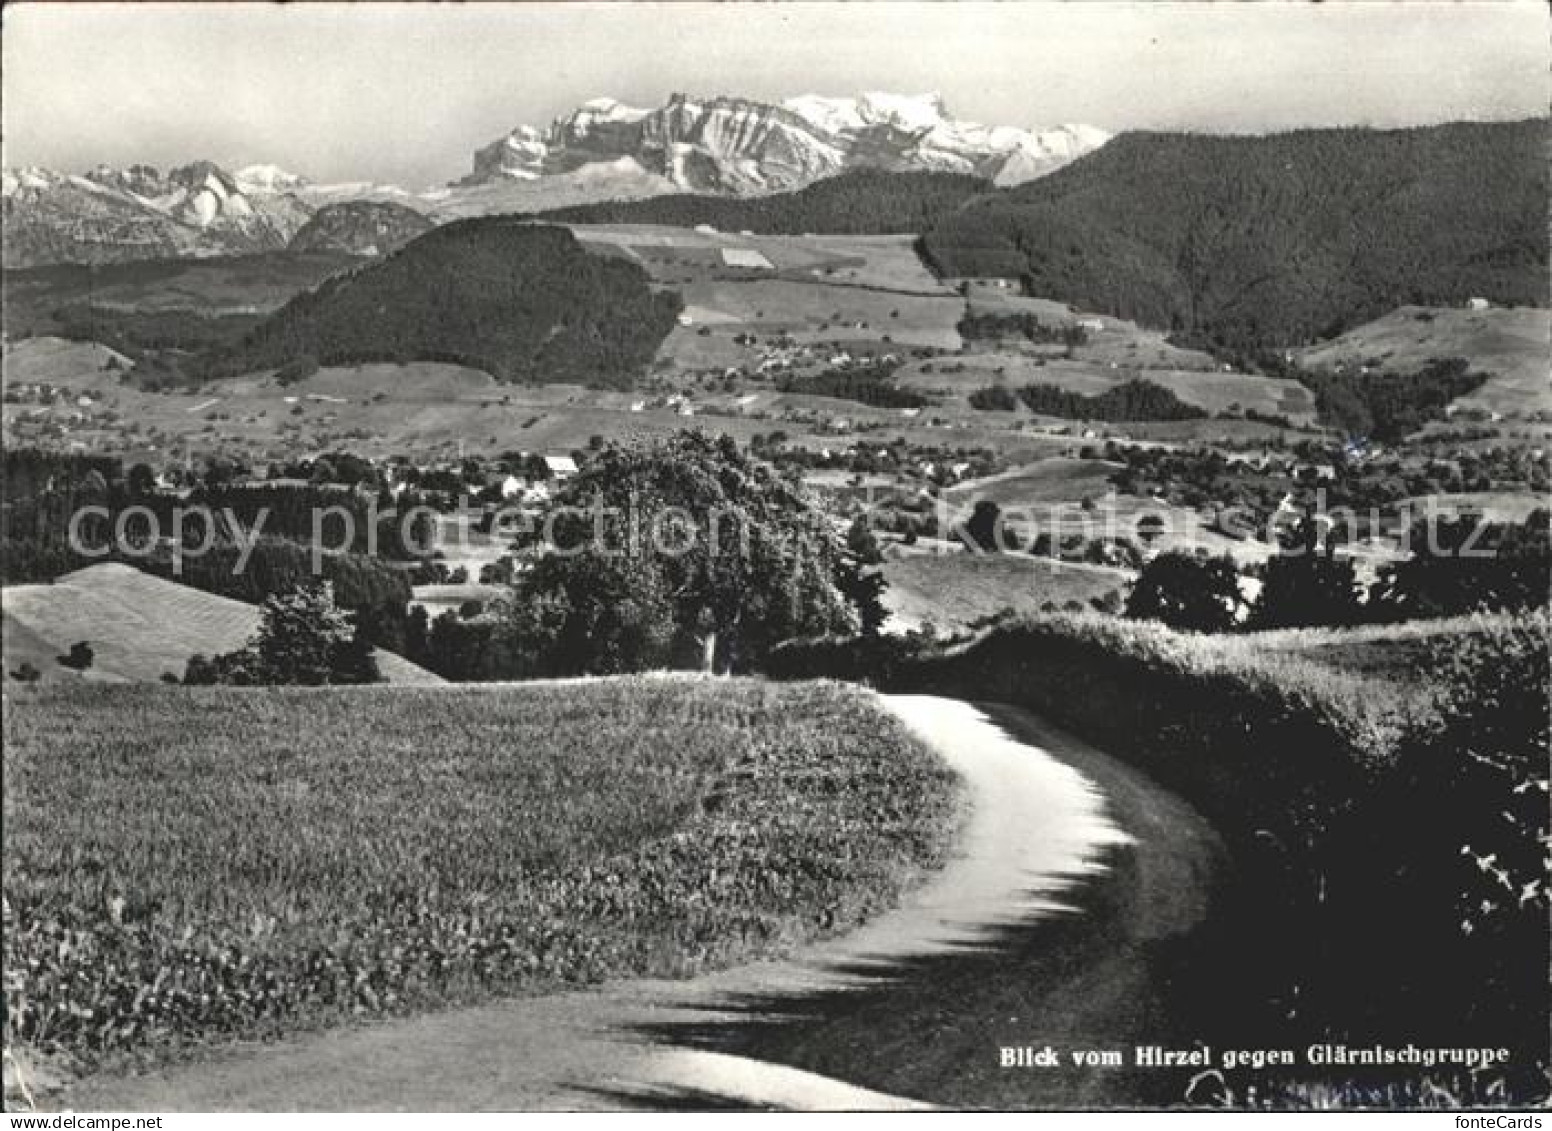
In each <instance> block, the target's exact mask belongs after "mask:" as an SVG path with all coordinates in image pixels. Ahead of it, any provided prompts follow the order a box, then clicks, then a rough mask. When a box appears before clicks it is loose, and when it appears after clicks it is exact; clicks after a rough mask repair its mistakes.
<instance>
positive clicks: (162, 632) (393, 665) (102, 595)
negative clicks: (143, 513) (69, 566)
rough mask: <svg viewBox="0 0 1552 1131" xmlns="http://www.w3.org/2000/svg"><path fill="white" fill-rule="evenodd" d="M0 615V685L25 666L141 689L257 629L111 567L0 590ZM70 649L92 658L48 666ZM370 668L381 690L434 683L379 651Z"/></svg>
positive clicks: (233, 606) (176, 590)
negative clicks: (2, 675) (87, 649)
mask: <svg viewBox="0 0 1552 1131" xmlns="http://www.w3.org/2000/svg"><path fill="white" fill-rule="evenodd" d="M0 612H3V614H4V622H5V623H4V634H3V636H4V640H3V644H4V657H5V671H6V675H7V678H9V676H10V673H11V672H13V671H15V670H16V669H17V668H18V667H19V666H20V665H21V664H23V663H30V664H32V666H33V667H35V668H37V669H38V671H40V672H41V673H43V680H44V681H45V682H58V681H62V680H78V679H88V680H95V681H101V682H109V683H147V682H151V681H154V680H159V679H161V677H162V675H163V674H164V673H166V672H171V673H173V674H174V675H177V676H179V677H181V676H182V675H183V669H184V666H185V665H186V664H187V663H188V659H189V657H190V656H192V655H193V654H194V653H196V652H200V653H203V654H204V655H206V656H209V655H212V654H214V653H218V652H231V651H234V650H236V649H238V648H241V647H242V646H243V645H244V644H246V643H247V642H248V639H249V637H251V636H252V635H253V633H254V632H255V631H256V630H257V629H258V627H259V610H258V608H257V606H254V605H245V604H243V603H242V602H241V601H233V600H230V599H228V598H226V597H217V596H214V595H213V594H210V593H204V592H201V591H200V590H198V589H190V588H188V587H187V586H184V585H179V584H177V583H176V582H172V581H167V580H164V579H163V578H159V577H152V576H151V575H150V574H146V573H141V572H140V571H139V570H137V569H135V568H133V567H131V566H127V565H118V564H104V565H96V566H90V567H88V568H86V569H83V570H77V571H76V572H75V573H71V574H66V575H65V576H64V577H62V578H60V579H59V580H58V581H56V582H55V583H54V584H52V585H14V586H7V587H6V588H5V589H3V590H0ZM77 641H86V642H87V643H88V644H90V645H91V647H92V651H93V652H94V653H95V657H94V659H93V663H92V666H91V667H90V668H89V669H88V670H87V671H86V672H85V673H81V674H78V673H76V672H74V671H72V670H71V669H69V668H66V667H62V666H60V665H59V663H58V662H57V661H56V660H55V657H56V656H59V655H63V654H64V653H65V652H67V651H69V649H70V646H71V645H72V644H74V643H76V642H77ZM377 661H378V666H379V668H380V669H381V671H382V674H383V678H384V679H385V680H387V681H388V682H389V683H397V684H425V683H441V682H442V681H441V680H440V679H439V678H438V677H436V676H434V675H432V674H431V673H430V672H428V671H425V670H423V669H422V668H419V667H417V666H415V665H414V664H412V663H410V662H409V661H408V660H405V659H403V658H402V657H399V656H395V655H393V654H391V653H388V652H382V651H379V652H378V653H377Z"/></svg>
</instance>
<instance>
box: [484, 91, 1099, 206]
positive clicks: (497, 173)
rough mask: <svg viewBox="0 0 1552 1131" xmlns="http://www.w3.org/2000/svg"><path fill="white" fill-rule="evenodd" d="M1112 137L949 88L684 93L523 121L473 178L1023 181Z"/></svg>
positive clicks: (783, 186)
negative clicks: (955, 96) (958, 96)
mask: <svg viewBox="0 0 1552 1131" xmlns="http://www.w3.org/2000/svg"><path fill="white" fill-rule="evenodd" d="M1109 139H1110V135H1109V134H1107V133H1105V132H1104V131H1103V130H1099V129H1096V128H1094V127H1093V126H1080V125H1065V126H1057V127H1054V128H1052V129H1047V130H1026V129H1020V128H1017V127H1014V126H983V125H980V124H978V123H974V122H962V121H959V120H957V119H955V118H953V117H952V116H951V115H950V114H949V112H948V109H947V107H945V106H944V104H943V99H942V97H941V96H940V95H937V94H923V95H899V94H864V95H862V96H861V97H858V98H827V97H821V96H819V95H804V96H802V97H799V98H789V99H787V100H786V101H785V102H782V103H779V104H771V103H764V102H753V101H750V100H748V99H744V98H709V99H697V98H691V97H689V96H687V95H682V94H676V95H674V96H673V97H672V98H670V99H669V100H668V101H667V102H666V103H665V104H664V105H662V106H660V107H657V108H655V109H650V110H644V109H640V108H637V107H632V106H626V105H624V104H622V103H619V102H616V101H614V100H613V99H608V98H602V99H597V100H595V101H593V102H588V103H586V104H584V105H583V106H581V107H579V108H578V109H577V110H575V111H573V112H572V113H571V114H568V115H566V116H565V117H563V118H559V119H557V120H556V121H555V122H553V123H551V125H550V126H549V128H548V129H545V130H540V129H538V128H536V127H534V126H519V127H518V128H517V129H515V130H513V131H512V132H511V133H510V134H508V135H507V136H506V137H504V138H502V139H500V140H499V141H496V142H493V143H491V144H490V145H487V146H485V147H484V148H483V149H480V150H479V151H477V152H476V153H475V155H474V170H473V172H472V173H471V175H470V177H469V178H468V179H467V181H466V182H465V183H471V182H472V183H476V184H478V183H485V182H488V181H490V180H492V179H496V178H503V177H504V178H512V179H517V180H537V179H539V178H541V177H545V176H553V175H555V174H557V173H569V172H572V171H573V170H575V169H577V168H579V167H581V166H583V165H587V164H592V163H595V162H599V161H614V162H617V161H620V160H621V159H624V160H628V161H630V162H633V163H634V164H635V165H636V166H638V167H639V169H640V172H641V173H643V174H646V175H651V176H657V177H660V178H662V179H664V180H666V181H667V182H669V183H670V184H672V185H673V186H674V187H675V188H677V189H680V190H686V189H688V190H693V191H697V192H726V193H736V194H745V193H760V192H773V191H782V190H787V189H795V188H801V187H802V186H804V185H806V184H809V183H811V182H813V181H816V180H818V179H820V178H821V177H828V176H833V175H834V174H836V173H840V172H843V171H845V170H847V169H852V168H858V167H862V166H867V167H873V168H885V169H909V170H936V171H941V172H953V173H971V174H975V175H977V176H981V177H985V178H986V179H988V180H991V181H995V182H996V183H997V184H1000V185H1012V184H1019V183H1022V182H1023V181H1028V180H1033V179H1034V178H1035V177H1039V176H1043V175H1044V174H1046V173H1049V172H1051V171H1052V170H1053V169H1057V168H1060V167H1061V166H1062V165H1065V164H1066V163H1067V162H1069V161H1072V160H1074V159H1075V158H1078V157H1081V156H1082V155H1083V154H1085V153H1088V152H1089V151H1091V150H1093V149H1097V148H1098V147H1099V146H1101V145H1103V144H1104V143H1105V142H1106V141H1108V140H1109Z"/></svg>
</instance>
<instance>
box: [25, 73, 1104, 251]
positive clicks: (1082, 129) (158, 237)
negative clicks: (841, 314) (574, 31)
mask: <svg viewBox="0 0 1552 1131" xmlns="http://www.w3.org/2000/svg"><path fill="white" fill-rule="evenodd" d="M1109 136H1110V135H1108V134H1107V133H1105V132H1104V131H1103V130H1098V129H1095V128H1094V127H1092V126H1080V125H1066V126H1057V127H1054V128H1052V129H1045V130H1027V129H1022V128H1018V127H1013V126H983V125H979V124H976V123H972V122H963V121H959V120H957V119H955V118H953V117H952V116H951V115H950V114H949V112H948V110H947V108H946V107H945V106H944V104H943V100H942V98H941V97H939V96H938V95H935V94H927V95H897V94H865V95H862V96H860V97H857V98H830V97H823V96H819V95H805V96H803V97H799V98H791V99H788V100H786V101H785V102H782V103H779V104H776V103H765V102H756V101H751V100H749V99H744V98H730V97H716V98H706V99H699V98H692V97H689V96H686V95H678V94H676V95H674V96H673V97H671V98H670V99H669V100H668V101H667V102H666V103H664V104H663V105H662V106H660V107H656V108H654V109H640V108H636V107H631V106H626V105H624V104H622V103H620V102H616V101H614V100H612V99H597V100H595V101H592V102H588V103H586V104H584V105H583V106H580V107H578V108H577V109H576V110H574V111H573V112H571V113H570V114H567V115H565V116H563V117H561V118H558V119H556V120H555V121H554V122H552V123H551V124H550V125H549V126H548V127H547V128H544V129H540V128H537V127H534V126H526V125H525V126H519V127H517V128H516V129H514V130H513V131H512V132H511V133H509V134H507V135H506V136H505V137H503V138H500V139H498V140H496V141H494V142H491V143H490V144H488V145H486V146H483V147H482V148H480V149H479V150H477V151H476V152H475V154H474V159H473V169H472V171H471V173H470V174H469V175H468V176H467V177H465V178H463V179H462V180H460V181H458V182H456V183H454V184H451V185H448V186H446V187H443V188H438V189H432V190H427V191H425V192H420V193H413V192H410V191H407V190H405V189H402V188H399V187H397V186H394V185H380V184H373V183H370V182H352V183H347V184H317V183H314V182H313V181H311V180H309V179H308V178H306V177H304V176H301V175H298V174H296V173H292V172H289V171H287V170H286V169H283V168H280V167H279V166H277V165H271V164H256V165H248V166H245V167H243V168H240V169H236V170H233V171H227V170H224V169H222V168H220V167H219V166H217V165H215V164H213V163H211V162H209V161H196V162H194V163H192V164H189V165H185V166H182V167H180V168H176V169H171V170H167V171H166V172H162V171H159V170H157V169H155V168H152V167H151V166H148V165H131V166H129V167H127V168H122V169H114V168H109V167H107V166H99V167H98V168H95V169H92V170H90V171H88V172H86V173H84V174H80V175H76V174H71V173H61V172H57V171H54V170H51V169H42V168H36V167H29V168H16V169H10V168H8V169H5V170H4V171H3V174H0V190H3V200H0V207H3V216H4V242H5V250H4V264H5V266H7V267H21V266H30V265H35V264H42V263H56V262H86V263H91V262H116V261H121V260H128V259H147V258H158V257H166V256H189V255H230V254H241V253H247V252H256V251H268V250H276V249H280V248H284V247H286V246H288V245H289V243H290V241H291V240H292V239H293V237H295V236H296V234H297V232H298V231H299V230H300V229H301V228H302V227H303V225H305V224H306V223H307V222H308V220H309V219H310V218H311V217H312V216H313V215H314V214H315V213H317V212H318V211H319V210H320V209H322V208H324V207H326V206H331V205H349V204H351V203H353V202H357V201H367V202H372V203H374V204H379V205H392V206H394V207H395V208H400V209H406V210H413V211H414V212H418V213H421V214H423V215H425V216H426V217H427V218H428V219H430V220H431V221H433V222H435V221H440V220H445V219H449V218H452V217H456V216H469V215H481V214H485V213H491V212H513V211H540V210H544V209H549V208H559V207H564V206H566V205H571V204H582V203H590V202H594V201H600V200H610V199H629V198H640V197H647V196H655V195H659V194H662V193H668V192H686V191H692V192H709V193H725V194H732V195H751V194H758V193H767V192H780V191H786V190H791V189H797V188H801V187H803V186H804V185H807V184H810V183H812V182H814V181H817V180H819V179H821V178H824V177H829V176H834V175H835V174H837V173H841V172H845V171H846V170H848V169H854V168H862V167H868V168H883V169H892V170H936V171H944V172H956V173H971V174H975V175H977V176H981V177H985V178H987V179H988V180H991V181H994V182H996V183H997V184H999V185H1011V184H1019V183H1021V182H1023V181H1027V180H1032V179H1033V178H1035V177H1039V176H1043V175H1045V174H1046V173H1049V172H1051V171H1052V170H1054V169H1057V168H1060V167H1061V166H1062V165H1065V164H1067V163H1068V162H1069V161H1073V160H1075V159H1076V158H1078V157H1081V156H1083V155H1084V154H1085V153H1088V152H1090V151H1092V150H1094V149H1096V148H1098V147H1099V146H1101V145H1103V144H1104V143H1105V142H1106V141H1108V140H1109ZM362 219H363V228H364V229H368V228H370V229H372V230H376V231H381V230H382V225H383V224H384V223H385V219H384V213H383V210H382V209H377V210H374V211H373V213H372V216H371V217H370V218H369V219H368V218H367V217H365V216H363V218H362ZM408 219H410V220H413V217H411V218H408ZM348 220H349V216H348V213H347V214H345V215H344V216H343V218H342V216H341V215H340V214H337V213H336V214H331V230H333V231H345V230H348V229H349V227H350V225H349V223H348ZM391 226H392V227H394V228H395V229H407V228H408V227H412V226H413V225H412V224H410V225H407V224H404V223H402V222H399V223H393V224H391ZM364 246H365V247H367V248H377V246H378V245H377V244H376V243H373V242H368V243H367V244H366V245H364ZM379 250H380V249H379Z"/></svg>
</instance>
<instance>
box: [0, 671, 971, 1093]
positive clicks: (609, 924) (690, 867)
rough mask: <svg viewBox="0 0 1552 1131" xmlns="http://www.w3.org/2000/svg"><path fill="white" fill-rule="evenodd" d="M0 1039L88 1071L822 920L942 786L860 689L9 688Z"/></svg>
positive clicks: (834, 928) (924, 753)
mask: <svg viewBox="0 0 1552 1131" xmlns="http://www.w3.org/2000/svg"><path fill="white" fill-rule="evenodd" d="M6 707H7V709H6V712H5V782H6V790H5V798H4V817H5V822H4V849H5V853H4V860H5V872H4V891H5V916H6V919H5V969H6V972H7V981H6V1012H7V1027H8V1028H7V1041H8V1043H9V1042H11V1041H19V1042H20V1043H21V1044H22V1045H24V1046H27V1047H29V1048H31V1049H33V1050H35V1051H38V1052H41V1053H43V1054H45V1055H47V1054H55V1055H59V1054H63V1055H64V1056H65V1057H73V1058H76V1059H78V1061H79V1062H80V1066H84V1067H86V1068H90V1067H91V1066H92V1065H94V1064H101V1063H103V1062H104V1059H105V1058H122V1057H125V1056H130V1057H136V1058H140V1057H153V1056H157V1055H167V1054H169V1053H172V1054H177V1051H178V1050H180V1049H181V1050H183V1051H184V1052H187V1051H188V1050H189V1049H190V1047H191V1046H194V1045H200V1044H204V1043H208V1042H216V1041H222V1040H227V1039H232V1038H238V1037H256V1036H258V1037H262V1036H272V1035H275V1034H278V1033H281V1032H283V1031H286V1030H289V1029H294V1028H297V1027H301V1026H310V1025H317V1024H325V1023H328V1022H331V1021H340V1020H344V1019H348V1018H350V1017H353V1016H357V1015H368V1014H375V1015H382V1014H397V1013H404V1012H409V1011H413V1010H417V1009H424V1008H430V1007H434V1006H440V1005H445V1004H449V1003H455V1002H468V1001H474V1000H479V999H481V998H488V997H490V996H493V995H499V994H511V993H523V992H538V991H543V990H550V989H556V988H559V987H564V986H570V985H578V984H585V983H590V982H595V981H598V980H600V979H603V978H607V977H612V976H617V975H629V974H644V975H668V976H673V975H683V974H688V973H690V972H693V971H696V970H698V969H701V968H705V967H708V966H713V965H717V964H725V963H730V962H733V961H734V960H738V959H745V958H750V957H753V956H756V955H763V954H769V953H774V952H777V951H780V950H782V949H783V948H785V947H788V946H789V945H791V944H794V943H797V942H799V941H803V940H807V939H810V938H814V937H817V936H823V935H828V934H833V933H839V932H843V931H845V930H847V929H849V928H851V927H853V926H855V925H856V924H857V923H859V922H860V921H861V920H863V919H865V918H866V917H868V916H869V915H870V914H872V913H874V912H876V911H878V910H880V909H882V908H884V907H886V906H888V905H890V904H891V903H893V902H894V901H895V900H896V898H897V897H898V896H899V895H900V893H901V892H902V891H903V890H905V889H906V888H907V887H909V886H910V885H911V884H912V883H913V882H914V881H915V880H916V879H917V878H918V877H919V876H921V875H922V874H923V873H924V872H925V871H926V870H928V869H930V868H932V867H934V866H935V865H936V864H937V863H938V862H939V861H940V860H941V858H942V856H943V853H944V852H945V850H946V848H947V846H948V845H949V843H950V841H951V839H952V836H953V833H954V830H955V828H956V827H957V820H958V806H957V803H956V796H957V785H956V781H955V779H954V778H953V776H952V775H951V774H950V773H949V771H948V770H947V769H946V768H945V767H944V766H943V765H942V763H940V762H939V761H938V760H937V759H936V757H935V756H934V755H933V754H931V753H930V752H929V751H928V750H927V749H926V748H924V747H922V746H921V745H919V744H918V743H917V742H916V741H915V740H914V739H913V738H912V737H910V736H909V734H908V733H907V732H905V730H904V729H903V728H902V726H901V725H900V724H898V723H897V722H895V721H894V719H893V716H891V715H888V714H886V713H885V712H884V711H883V710H882V709H881V708H879V707H878V706H877V705H876V704H875V703H874V702H873V700H872V699H871V698H870V696H869V694H868V693H866V692H863V691H860V690H857V689H853V688H848V687H844V686H840V685H834V684H824V683H818V684H816V683H809V684H792V685H772V684H765V683H760V682H755V681H743V680H726V679H705V680H702V679H696V678H693V677H688V678H667V677H660V678H652V677H646V678H634V679H620V680H606V681H593V682H581V681H566V682H561V683H548V684H527V685H492V686H485V687H481V688H478V689H474V688H416V689H407V688H394V689H391V690H378V689H373V688H357V689H350V690H344V689H316V690H305V691H304V690H299V689H297V690H293V689H286V690H281V689H262V690H251V691H250V690H247V689H237V688H223V689H216V688H210V689H204V688H200V689H194V688H178V687H154V688H122V687H112V686H88V685H78V686H76V687H70V688H66V687H59V688H33V689H22V690H17V689H15V688H12V689H10V693H9V694H8V696H7V704H6Z"/></svg>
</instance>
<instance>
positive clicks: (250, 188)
mask: <svg viewBox="0 0 1552 1131" xmlns="http://www.w3.org/2000/svg"><path fill="white" fill-rule="evenodd" d="M232 179H233V180H234V181H236V182H237V186H238V187H239V188H240V189H242V191H243V192H246V193H267V192H295V191H297V190H298V189H304V188H306V187H307V186H308V185H310V184H311V183H312V182H311V181H309V180H308V179H307V178H306V177H304V176H302V175H301V174H299V173H293V172H290V171H289V170H286V169H282V168H281V167H280V166H279V165H244V166H243V167H242V168H241V169H237V170H235V171H234V172H233V173H232Z"/></svg>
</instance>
